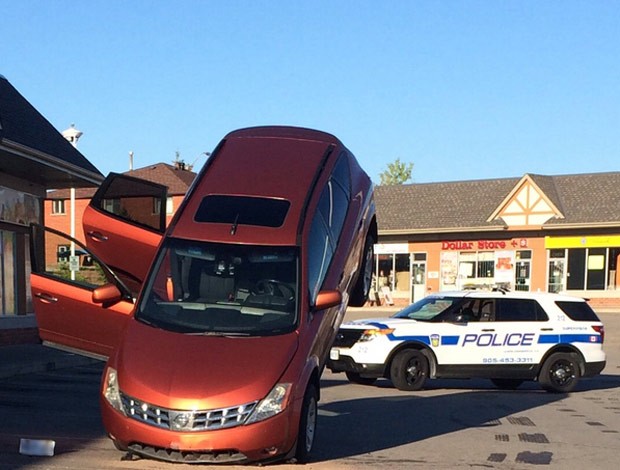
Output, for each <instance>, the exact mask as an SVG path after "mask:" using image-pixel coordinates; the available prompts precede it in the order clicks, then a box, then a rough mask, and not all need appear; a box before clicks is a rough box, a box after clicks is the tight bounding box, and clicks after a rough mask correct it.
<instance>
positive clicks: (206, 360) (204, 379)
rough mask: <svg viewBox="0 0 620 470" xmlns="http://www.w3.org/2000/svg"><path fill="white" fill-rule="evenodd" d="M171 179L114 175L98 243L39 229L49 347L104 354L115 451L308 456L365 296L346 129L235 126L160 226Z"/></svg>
mask: <svg viewBox="0 0 620 470" xmlns="http://www.w3.org/2000/svg"><path fill="white" fill-rule="evenodd" d="M165 203H166V195H165V188H163V187H161V186H158V185H154V184H152V183H149V182H146V181H143V180H139V179H135V178H130V177H127V176H123V175H118V174H112V175H110V176H109V177H108V178H107V179H106V181H105V182H104V183H103V184H102V186H101V187H100V188H99V190H98V192H97V194H96V195H95V197H94V198H93V199H92V201H91V204H90V206H89V207H88V208H87V210H86V212H85V214H84V219H83V224H84V232H85V234H86V237H87V247H84V246H82V245H81V244H80V243H79V242H77V241H75V240H73V239H69V238H68V237H66V236H65V235H63V234H60V233H59V232H56V231H53V230H50V229H45V228H43V227H41V226H33V233H32V237H31V239H32V265H33V269H32V290H33V299H34V302H35V313H36V315H37V321H38V324H39V330H40V335H41V338H42V339H43V340H44V341H45V342H46V344H50V345H56V346H58V347H63V348H65V349H69V350H73V351H77V352H81V353H85V354H91V355H95V356H97V357H103V358H107V364H106V366H105V370H104V376H103V380H102V388H101V407H102V415H103V422H104V426H105V429H106V431H107V433H108V435H109V436H110V438H111V439H112V440H113V442H114V444H115V445H116V447H117V448H119V449H120V450H123V451H126V452H128V453H130V454H137V455H139V456H143V457H151V458H155V459H161V460H167V461H175V462H188V463H190V462H192V463H193V462H203V463H244V462H263V461H273V460H280V459H292V458H295V459H297V460H298V461H306V460H307V459H308V457H309V454H310V452H311V450H312V447H313V442H314V437H315V431H316V419H317V402H318V400H319V397H320V388H319V379H320V376H321V373H322V371H323V368H324V365H325V362H326V359H327V355H328V353H329V349H330V346H331V344H332V342H333V340H334V337H335V334H336V332H337V330H338V327H339V325H340V323H341V320H342V318H343V316H344V312H345V309H346V307H347V305H354V306H360V305H363V303H364V302H365V301H366V298H367V295H368V290H369V286H370V280H371V273H372V257H373V245H374V243H375V242H376V239H377V223H376V218H375V206H374V200H373V186H372V182H371V181H370V178H369V177H368V175H366V173H365V172H364V171H363V170H362V169H361V168H360V166H359V164H358V163H357V161H356V159H355V158H354V156H353V155H352V154H351V152H350V151H349V150H347V148H345V147H344V146H343V144H342V143H341V142H340V141H339V140H338V139H337V138H335V137H334V136H332V135H330V134H326V133H323V132H319V131H314V130H309V129H301V128H293V127H256V128H249V129H242V130H238V131H234V132H232V133H230V134H228V135H227V136H226V137H225V138H224V139H223V140H222V141H221V142H220V144H219V145H218V146H217V148H216V149H215V151H214V152H213V154H212V156H211V157H210V158H209V160H208V161H207V163H206V164H205V166H204V168H203V169H202V170H201V172H200V173H199V175H198V176H197V177H196V180H195V181H194V184H193V185H192V187H191V188H190V190H189V191H188V194H187V196H186V197H185V199H184V201H183V203H182V205H181V206H180V207H179V209H178V211H177V212H176V215H175V217H174V218H173V220H172V222H171V224H170V226H169V227H168V228H167V229H165Z"/></svg>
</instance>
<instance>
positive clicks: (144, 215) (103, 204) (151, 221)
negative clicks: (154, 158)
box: [92, 176, 166, 232]
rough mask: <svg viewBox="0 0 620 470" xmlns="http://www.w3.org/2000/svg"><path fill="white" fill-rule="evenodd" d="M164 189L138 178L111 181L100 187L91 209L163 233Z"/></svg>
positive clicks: (122, 178)
mask: <svg viewBox="0 0 620 470" xmlns="http://www.w3.org/2000/svg"><path fill="white" fill-rule="evenodd" d="M164 189H165V188H164ZM164 189H162V187H161V186H159V185H155V184H153V183H150V182H148V181H144V180H141V179H138V178H131V177H126V176H123V177H117V178H114V179H111V180H110V182H109V184H108V185H107V187H102V190H101V192H97V194H96V197H95V198H93V201H92V205H93V206H94V207H97V208H98V209H100V210H102V211H104V212H107V213H109V214H111V215H113V216H115V217H118V218H121V219H124V220H128V221H130V222H132V223H134V224H137V225H141V226H144V227H148V228H151V229H155V230H158V231H161V232H163V231H164V228H165V205H164V204H165V201H166V198H165V197H163V196H165V190H164ZM156 205H157V209H156V207H155V206H156ZM162 208H163V211H162Z"/></svg>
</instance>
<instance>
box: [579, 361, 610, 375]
mask: <svg viewBox="0 0 620 470" xmlns="http://www.w3.org/2000/svg"><path fill="white" fill-rule="evenodd" d="M606 363H607V362H606V361H600V362H586V365H585V368H584V373H583V376H584V377H592V376H595V375H598V374H600V373H601V372H603V369H604V368H605V365H606Z"/></svg>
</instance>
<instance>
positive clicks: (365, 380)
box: [345, 372, 377, 385]
mask: <svg viewBox="0 0 620 470" xmlns="http://www.w3.org/2000/svg"><path fill="white" fill-rule="evenodd" d="M345 374H346V375H347V379H349V382H353V383H354V384H360V385H372V384H374V383H375V382H376V381H377V378H376V377H362V376H361V375H359V374H358V373H357V372H345Z"/></svg>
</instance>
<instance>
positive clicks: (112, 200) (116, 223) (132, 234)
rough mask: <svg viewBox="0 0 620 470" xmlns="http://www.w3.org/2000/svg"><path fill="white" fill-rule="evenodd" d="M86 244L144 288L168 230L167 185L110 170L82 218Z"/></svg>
mask: <svg viewBox="0 0 620 470" xmlns="http://www.w3.org/2000/svg"><path fill="white" fill-rule="evenodd" d="M82 224H83V228H84V234H85V236H86V246H87V247H88V249H89V250H90V251H91V252H92V253H94V254H95V255H96V256H98V257H99V258H100V259H101V260H103V261H104V262H105V263H106V264H107V265H108V266H109V267H110V269H111V270H112V271H114V272H115V273H116V275H117V276H118V277H119V278H120V279H122V281H123V282H124V283H125V284H126V285H127V286H128V287H129V288H130V289H131V291H132V292H133V294H134V296H135V295H137V293H138V292H139V291H140V288H141V286H142V283H143V281H144V278H145V277H146V274H147V272H148V269H149V268H150V266H151V262H152V261H153V257H154V256H155V252H156V250H157V247H158V246H159V242H160V241H161V238H162V236H163V233H164V231H165V230H166V187H165V186H162V185H159V184H155V183H152V182H150V181H146V180H143V179H140V178H134V177H131V176H127V175H121V174H118V173H110V174H109V175H108V177H107V178H106V179H105V181H104V182H103V184H102V185H101V186H100V187H99V189H98V190H97V192H96V193H95V196H94V197H93V198H92V199H91V201H90V204H89V205H88V207H87V208H86V210H85V211H84V216H83V218H82Z"/></svg>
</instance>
